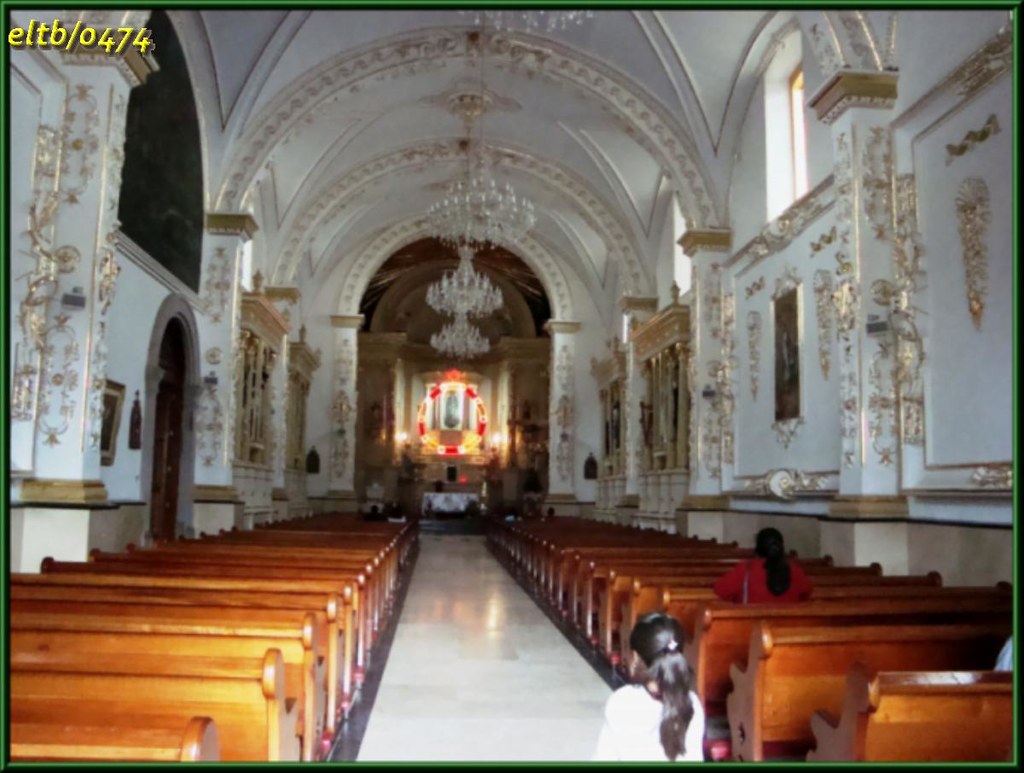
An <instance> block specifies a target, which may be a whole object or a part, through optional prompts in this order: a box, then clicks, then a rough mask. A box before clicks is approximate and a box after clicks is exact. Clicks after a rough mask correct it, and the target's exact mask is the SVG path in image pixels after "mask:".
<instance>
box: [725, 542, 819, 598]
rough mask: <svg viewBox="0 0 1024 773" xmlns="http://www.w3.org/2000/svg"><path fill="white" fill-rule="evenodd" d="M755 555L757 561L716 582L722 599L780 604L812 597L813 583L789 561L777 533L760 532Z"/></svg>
mask: <svg viewBox="0 0 1024 773" xmlns="http://www.w3.org/2000/svg"><path fill="white" fill-rule="evenodd" d="M754 553H755V557H754V558H752V559H749V560H747V561H740V562H739V563H738V564H737V565H736V566H734V567H733V568H732V569H731V570H730V571H729V572H728V573H726V574H725V575H723V576H722V577H720V578H718V580H716V581H715V585H714V590H715V594H716V595H717V596H718V597H719V598H721V599H725V600H726V601H736V602H739V603H743V604H779V603H786V602H790V601H802V600H803V599H806V598H807V597H808V596H810V595H811V582H810V580H808V579H807V575H805V574H804V570H803V569H801V568H800V564H798V563H797V562H796V561H791V560H790V559H789V558H787V557H786V547H785V545H784V544H783V541H782V534H781V533H780V532H779V530H778V529H772V528H767V529H761V531H759V532H758V533H757V540H756V543H755V545H754Z"/></svg>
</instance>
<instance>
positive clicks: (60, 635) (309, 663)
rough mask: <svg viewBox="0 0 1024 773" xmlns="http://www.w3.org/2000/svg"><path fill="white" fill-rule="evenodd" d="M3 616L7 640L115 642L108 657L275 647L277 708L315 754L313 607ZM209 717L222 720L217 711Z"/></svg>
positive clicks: (320, 696)
mask: <svg viewBox="0 0 1024 773" xmlns="http://www.w3.org/2000/svg"><path fill="white" fill-rule="evenodd" d="M168 609H173V607H164V608H162V610H161V612H165V611H166V610H168ZM217 609H219V610H220V611H223V608H217ZM9 622H10V639H11V642H12V644H11V646H12V647H14V646H15V645H14V641H15V640H16V639H17V640H19V641H20V642H21V643H20V645H19V646H21V647H23V648H27V649H32V648H34V649H36V650H38V651H42V650H45V649H49V650H51V651H56V650H60V649H64V648H70V649H71V650H72V651H74V650H82V651H93V650H99V651H105V650H104V648H111V647H112V648H114V649H113V650H106V651H110V652H111V657H114V658H116V657H117V652H119V651H121V650H123V651H126V652H135V653H139V654H140V655H143V654H155V655H162V656H201V657H206V658H218V657H219V658H231V657H240V656H243V655H247V656H249V657H253V656H262V655H264V654H265V653H266V652H267V650H269V649H274V650H278V651H280V653H281V655H282V659H283V667H282V669H281V678H282V684H281V689H280V691H278V692H277V693H276V695H277V696H278V697H279V700H280V701H281V703H282V706H283V708H282V711H281V716H282V717H285V718H286V720H287V721H289V723H290V725H289V727H288V735H287V736H286V738H287V742H288V743H289V745H290V744H291V743H292V741H291V739H292V738H295V737H301V739H302V746H301V755H300V756H301V758H302V759H304V760H312V759H314V758H315V755H316V753H317V748H318V747H317V744H318V743H319V741H320V738H321V735H322V734H323V732H324V726H325V722H326V692H325V690H324V689H323V684H324V675H323V669H322V666H321V665H320V664H319V663H318V661H317V657H316V655H315V652H316V651H318V650H322V649H323V643H322V642H323V637H324V630H323V627H322V626H321V625H320V623H319V622H318V621H317V619H316V616H315V615H314V614H313V613H307V614H306V615H305V616H304V617H303V619H302V621H301V622H300V623H299V624H296V623H294V622H291V621H277V620H257V621H254V622H244V621H242V622H232V621H230V620H223V619H217V618H203V617H194V618H185V617H177V618H175V619H166V618H165V617H163V616H162V615H161V614H154V615H152V616H150V617H142V616H133V617H127V616H124V615H119V614H117V613H116V612H112V613H111V614H108V615H99V614H89V613H87V612H86V613H82V614H71V613H61V614H56V613H50V612H45V611H42V612H22V611H14V610H12V611H11V614H10V617H9ZM82 637H86V638H85V639H83V638H82ZM141 694H142V693H140V695H141ZM196 713H198V712H195V711H193V712H192V714H196ZM214 719H217V720H218V721H220V718H219V717H216V716H215V717H214ZM219 730H220V735H221V744H222V749H221V750H222V752H223V753H224V754H225V755H227V754H228V752H227V750H226V749H225V748H224V744H225V735H226V734H227V733H228V732H229V731H228V728H227V727H225V726H224V725H223V724H222V723H221V725H220V728H219ZM279 752H280V746H279V747H278V753H279Z"/></svg>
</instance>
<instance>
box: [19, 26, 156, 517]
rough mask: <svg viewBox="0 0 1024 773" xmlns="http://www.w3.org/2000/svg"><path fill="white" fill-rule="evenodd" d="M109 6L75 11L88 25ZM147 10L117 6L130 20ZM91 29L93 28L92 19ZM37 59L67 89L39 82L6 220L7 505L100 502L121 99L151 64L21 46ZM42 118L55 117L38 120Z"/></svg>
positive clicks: (135, 57)
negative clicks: (24, 189)
mask: <svg viewBox="0 0 1024 773" xmlns="http://www.w3.org/2000/svg"><path fill="white" fill-rule="evenodd" d="M110 13H113V12H103V11H88V12H85V11H83V12H82V13H81V15H82V16H83V17H86V18H87V21H89V23H91V20H92V19H93V17H94V16H95V17H96V18H100V17H102V18H104V19H105V18H106V17H107V16H108V15H109V14H110ZM147 13H148V12H145V11H140V12H132V13H129V14H125V13H124V12H121V13H119V14H118V15H117V16H118V19H121V18H125V17H130V19H131V23H133V24H136V25H137V26H140V25H141V23H142V21H143V20H144V18H145V16H146V15H147ZM99 26H102V24H101V25H99ZM22 53H24V55H26V56H29V55H42V56H45V58H46V59H48V60H49V62H50V63H51V64H52V65H53V67H55V68H56V69H57V70H58V71H59V73H60V78H62V79H63V80H64V82H65V84H66V86H65V89H64V91H63V93H60V94H58V93H57V92H56V90H55V88H54V86H53V83H52V82H51V83H48V84H46V85H45V86H43V85H40V89H41V90H45V92H46V93H44V94H42V95H41V101H43V102H46V103H48V104H50V105H60V106H59V107H56V108H55V109H52V110H49V111H40V108H39V107H38V106H29V105H18V104H16V103H12V109H13V110H19V109H24V110H34V111H36V112H38V113H40V117H41V122H40V124H39V126H38V129H37V133H36V138H35V147H34V150H33V151H31V152H33V153H34V169H33V179H32V184H33V191H32V193H31V196H30V197H28V199H29V200H27V201H26V204H27V207H28V210H27V219H26V221H22V222H12V232H13V233H14V234H16V235H17V236H16V241H15V244H16V249H18V254H17V255H16V256H14V258H15V259H14V260H13V262H12V271H11V279H12V301H13V302H14V303H15V304H17V307H18V310H17V324H16V327H15V329H14V330H12V343H13V347H12V352H11V354H12V357H13V371H14V382H13V384H12V387H13V388H12V405H11V408H12V412H11V435H12V437H11V441H12V448H14V449H17V450H18V455H17V456H16V457H15V458H14V459H13V460H12V471H15V472H19V473H21V475H22V476H24V477H23V478H21V480H20V488H19V487H16V488H15V491H14V497H15V500H16V501H17V500H20V501H22V502H33V503H40V504H42V503H62V504H89V503H95V502H103V501H105V500H106V499H107V492H106V489H105V487H104V485H103V483H102V482H101V480H100V426H101V423H102V418H103V394H104V388H105V383H106V364H107V344H106V340H107V332H108V325H109V321H108V319H107V313H108V311H109V309H110V306H111V303H112V302H113V299H114V294H115V292H116V289H117V277H118V274H119V272H120V270H121V269H120V266H118V264H117V259H116V254H115V246H114V243H115V239H116V233H117V229H118V226H119V222H118V219H117V211H118V203H119V200H120V193H121V170H122V166H123V163H124V139H125V122H126V113H127V107H128V97H129V93H130V91H131V89H132V88H133V87H134V86H137V85H140V84H141V83H143V82H144V81H145V79H146V77H147V76H148V74H149V73H150V72H151V71H152V70H153V69H155V65H153V64H152V62H151V61H150V60H149V59H148V58H144V57H142V56H140V55H139V54H138V52H137V51H134V53H133V55H132V57H131V58H130V59H124V58H122V57H110V56H106V55H105V54H104V53H102V52H101V53H98V54H97V53H95V52H86V53H78V52H76V53H70V54H69V53H66V52H63V51H60V52H58V51H45V52H34V53H30V52H19V55H21V54H22ZM46 113H49V117H50V118H52V120H53V123H52V124H51V123H47V122H46V121H47V119H48V117H47V116H46Z"/></svg>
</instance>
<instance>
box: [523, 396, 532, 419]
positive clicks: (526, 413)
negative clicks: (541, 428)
mask: <svg viewBox="0 0 1024 773" xmlns="http://www.w3.org/2000/svg"><path fill="white" fill-rule="evenodd" d="M532 418H533V406H532V405H531V404H530V401H529V400H523V420H524V421H529V420H530V419H532Z"/></svg>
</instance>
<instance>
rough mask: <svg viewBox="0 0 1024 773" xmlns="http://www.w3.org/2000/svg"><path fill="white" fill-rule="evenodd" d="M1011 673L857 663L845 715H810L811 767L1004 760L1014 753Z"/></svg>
mask: <svg viewBox="0 0 1024 773" xmlns="http://www.w3.org/2000/svg"><path fill="white" fill-rule="evenodd" d="M1013 704H1014V701H1013V674H1012V673H1011V672H1008V671H882V672H877V671H873V670H872V669H869V668H868V667H867V666H865V665H864V664H863V663H854V664H853V665H852V666H851V668H850V671H849V673H848V675H847V678H846V690H845V694H844V697H843V707H842V713H841V714H840V715H839V717H838V718H834V717H833V716H832V715H830V714H828V712H825V711H820V710H819V711H816V712H815V713H814V714H813V715H812V716H811V731H812V733H813V735H814V740H815V748H814V749H812V750H811V751H810V752H808V753H807V761H808V762H967V761H971V762H984V761H989V762H1003V761H1006V760H1008V759H1011V757H1010V755H1011V754H1012V753H1013Z"/></svg>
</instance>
